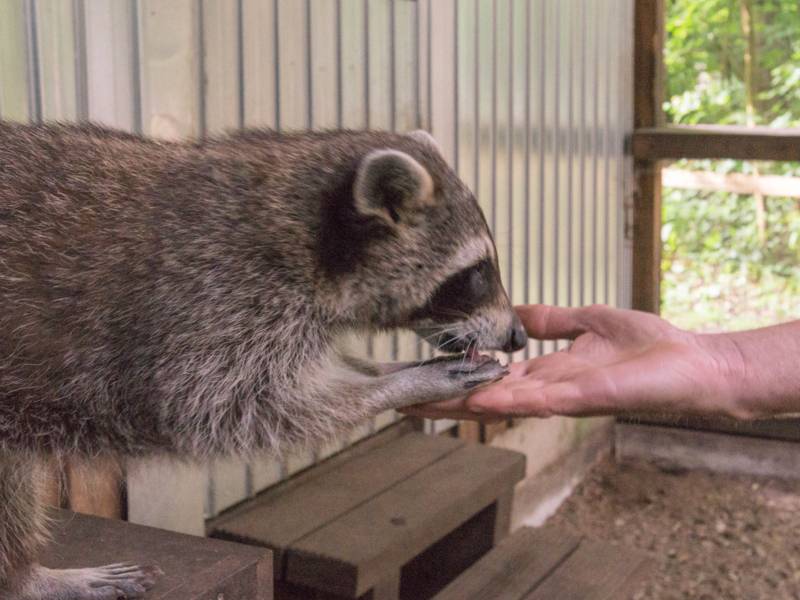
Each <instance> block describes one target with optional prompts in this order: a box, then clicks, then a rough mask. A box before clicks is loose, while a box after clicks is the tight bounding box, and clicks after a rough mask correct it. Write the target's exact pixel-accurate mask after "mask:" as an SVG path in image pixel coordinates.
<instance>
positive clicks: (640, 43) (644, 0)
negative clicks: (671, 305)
mask: <svg viewBox="0 0 800 600" xmlns="http://www.w3.org/2000/svg"><path fill="white" fill-rule="evenodd" d="M633 43H634V54H633V60H634V64H633V96H634V108H633V111H634V113H633V123H634V128H635V130H641V129H645V128H655V127H658V126H660V125H661V124H662V121H663V112H662V110H661V100H662V97H663V83H662V82H663V68H662V49H663V47H664V2H663V0H638V1H637V2H636V3H635V12H634V42H633ZM634 139H635V134H634ZM634 158H635V160H634V167H633V176H634V181H635V185H634V217H633V273H632V278H633V290H632V296H631V304H632V307H633V308H635V309H638V310H644V311H648V312H654V313H658V312H659V300H660V296H661V285H660V284H661V170H660V167H659V163H658V161H657V159H653V158H650V157H646V156H645V157H642V156H638V157H637V156H636V155H635V154H634Z"/></svg>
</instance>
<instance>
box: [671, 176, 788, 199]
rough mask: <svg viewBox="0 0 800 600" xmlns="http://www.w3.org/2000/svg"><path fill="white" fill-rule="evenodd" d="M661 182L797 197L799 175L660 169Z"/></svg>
mask: <svg viewBox="0 0 800 600" xmlns="http://www.w3.org/2000/svg"><path fill="white" fill-rule="evenodd" d="M661 185H663V186H664V187H668V188H678V189H682V190H703V191H708V192H729V193H731V194H743V195H747V196H752V195H755V194H760V195H762V196H778V197H782V198H800V177H787V176H783V175H749V174H747V173H715V172H713V171H687V170H684V169H662V171H661Z"/></svg>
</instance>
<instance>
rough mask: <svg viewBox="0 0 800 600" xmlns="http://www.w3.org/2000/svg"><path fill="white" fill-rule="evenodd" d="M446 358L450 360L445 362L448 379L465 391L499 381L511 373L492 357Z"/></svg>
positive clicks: (465, 356) (462, 356)
mask: <svg viewBox="0 0 800 600" xmlns="http://www.w3.org/2000/svg"><path fill="white" fill-rule="evenodd" d="M445 358H449V359H450V360H447V361H444V364H445V365H446V368H447V375H448V377H450V379H452V380H454V381H455V382H456V383H457V384H458V385H460V386H461V388H462V389H463V390H465V391H468V390H471V389H473V388H476V387H478V386H480V385H488V384H490V383H494V382H495V381H499V380H500V379H502V378H503V377H505V376H506V375H508V373H509V370H508V368H507V367H506V366H505V365H503V364H501V363H500V361H498V360H497V359H494V358H492V357H491V356H483V355H476V356H475V357H470V356H467V355H457V356H453V357H445Z"/></svg>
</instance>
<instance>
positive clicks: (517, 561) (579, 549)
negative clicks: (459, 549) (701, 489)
mask: <svg viewBox="0 0 800 600" xmlns="http://www.w3.org/2000/svg"><path fill="white" fill-rule="evenodd" d="M652 567H653V563H652V561H651V560H650V559H648V558H646V557H644V556H643V555H641V554H639V553H637V552H633V551H631V550H629V549H626V548H621V547H619V546H612V545H610V544H603V543H599V542H595V541H591V540H587V539H581V538H578V537H575V536H571V535H567V534H564V533H563V532H560V531H558V530H555V529H553V528H547V527H546V528H543V529H532V528H529V527H523V528H522V529H519V530H518V531H516V532H515V533H514V534H513V535H511V536H509V537H507V538H506V539H505V540H504V541H502V542H501V543H500V544H499V545H498V546H497V547H496V548H494V549H493V550H492V551H491V552H489V553H488V554H486V555H485V556H484V557H483V558H481V559H480V560H479V561H478V562H476V563H475V564H474V565H473V566H472V567H470V568H469V569H467V571H465V572H464V573H463V574H462V575H461V576H460V577H458V578H457V579H456V580H455V581H453V582H452V583H450V585H448V586H447V587H446V588H445V589H444V590H442V591H441V592H440V593H439V594H437V595H436V597H435V599H434V600H465V599H467V598H480V599H481V600H554V599H558V600H624V599H625V598H628V597H629V596H630V594H632V593H633V592H635V591H636V588H637V586H638V585H639V584H640V583H642V582H643V581H644V579H645V577H647V575H648V574H649V573H650V572H651V570H652Z"/></svg>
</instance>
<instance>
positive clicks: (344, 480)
mask: <svg viewBox="0 0 800 600" xmlns="http://www.w3.org/2000/svg"><path fill="white" fill-rule="evenodd" d="M462 445H463V444H462V443H461V442H460V441H458V440H454V439H450V438H436V437H431V436H425V435H421V434H409V435H406V436H403V437H401V438H399V439H397V440H394V441H392V442H390V443H388V444H386V445H384V446H381V447H379V448H376V449H375V450H373V451H372V452H370V453H367V454H363V455H361V456H357V457H355V458H353V459H352V460H350V461H347V462H345V463H343V464H341V465H340V466H339V467H338V468H336V469H333V470H331V471H327V472H324V473H321V474H320V475H319V476H318V477H312V478H310V479H308V480H307V481H306V482H305V483H303V484H302V485H298V486H296V487H294V488H292V489H290V490H287V491H286V492H285V493H283V494H280V495H277V496H274V497H273V498H271V499H270V500H269V501H262V502H256V503H254V504H253V505H252V506H250V507H249V509H248V510H245V511H237V512H236V513H235V514H233V515H231V517H229V518H223V519H221V520H220V521H219V522H217V523H216V524H215V526H214V535H215V536H217V537H225V538H229V539H236V540H241V541H246V542H249V543H255V544H260V545H263V546H269V547H270V548H273V549H274V550H275V551H276V564H281V559H282V551H283V550H284V549H285V548H287V547H289V546H290V545H291V544H292V543H293V542H295V541H297V540H299V539H301V538H302V537H303V536H305V535H307V534H309V533H311V532H313V531H315V530H317V529H320V528H322V527H324V526H325V525H327V524H328V523H330V522H331V521H333V520H334V519H337V518H338V517H340V516H341V515H343V514H345V513H347V512H348V511H350V510H353V509H354V508H355V507H357V506H358V505H360V504H362V503H363V502H366V501H368V500H370V499H371V498H374V497H375V496H378V495H379V494H381V493H382V492H384V491H385V490H386V489H388V488H390V487H391V486H393V485H396V484H397V483H398V482H399V481H402V480H404V479H406V478H408V477H410V476H412V475H414V474H415V473H416V472H418V471H419V470H420V469H423V468H425V467H426V466H428V465H430V464H431V463H432V462H435V461H437V460H439V459H441V458H442V457H444V456H447V455H448V454H450V453H452V452H454V451H455V450H457V449H458V448H460V447H461V446H462Z"/></svg>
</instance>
